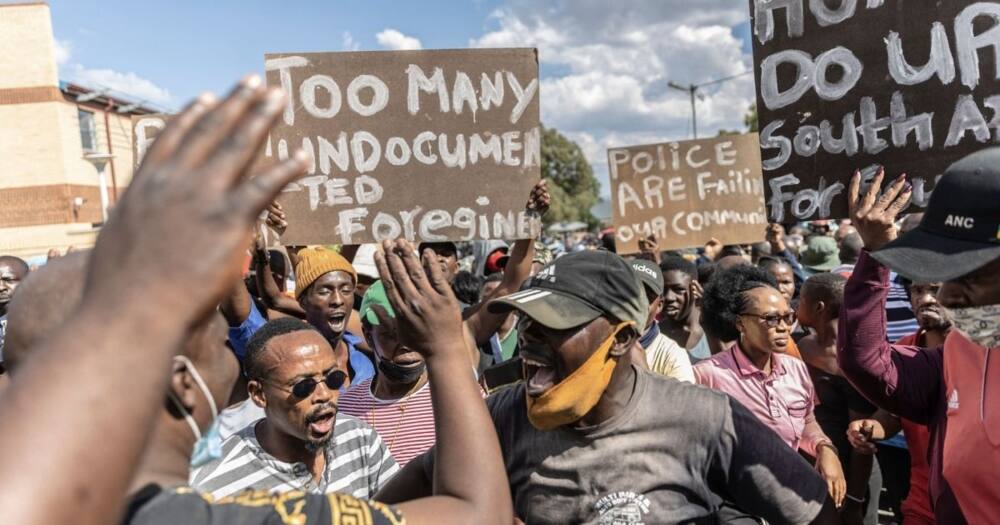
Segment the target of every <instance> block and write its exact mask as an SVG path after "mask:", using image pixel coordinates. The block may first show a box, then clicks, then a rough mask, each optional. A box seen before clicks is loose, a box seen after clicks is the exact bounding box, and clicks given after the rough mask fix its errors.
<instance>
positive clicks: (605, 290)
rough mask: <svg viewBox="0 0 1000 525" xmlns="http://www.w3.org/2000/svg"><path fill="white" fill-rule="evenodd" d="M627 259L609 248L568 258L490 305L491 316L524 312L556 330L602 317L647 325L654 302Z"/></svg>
mask: <svg viewBox="0 0 1000 525" xmlns="http://www.w3.org/2000/svg"><path fill="white" fill-rule="evenodd" d="M642 286H643V285H642V284H641V283H640V281H639V278H638V277H636V273H635V272H634V271H633V270H632V266H631V265H629V263H628V262H626V261H625V259H622V258H621V257H619V256H617V255H615V254H613V253H611V252H609V251H604V250H597V251H582V252H575V253H570V254H567V255H564V256H563V257H560V258H558V259H556V260H555V261H554V262H553V263H552V264H549V265H548V266H546V267H545V268H543V269H542V270H541V271H540V272H539V273H538V275H536V276H534V277H532V278H531V280H530V281H529V282H528V285H527V286H526V287H524V288H523V289H522V290H521V291H519V292H517V293H514V294H511V295H508V296H505V297H501V298H499V299H496V300H494V301H491V302H490V303H489V305H487V309H488V310H489V311H490V312H492V313H498V314H499V313H506V312H510V311H511V310H518V311H520V312H523V313H524V314H525V315H527V316H528V317H530V318H532V319H533V320H535V321H537V322H539V323H541V324H543V325H545V326H547V327H549V328H553V329H556V330H565V329H567V328H573V327H576V326H580V325H582V324H585V323H589V322H590V321H593V320H594V319H597V318H598V317H600V316H602V315H606V316H608V317H611V318H613V319H616V320H618V321H631V322H633V323H635V325H634V326H635V327H636V329H637V330H639V329H641V328H642V327H643V326H644V325H645V324H646V318H647V317H648V316H649V301H648V300H647V299H646V293H645V291H644V290H643V288H642Z"/></svg>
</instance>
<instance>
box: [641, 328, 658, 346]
mask: <svg viewBox="0 0 1000 525" xmlns="http://www.w3.org/2000/svg"><path fill="white" fill-rule="evenodd" d="M658 335H660V325H659V324H657V323H655V322H654V323H653V326H651V327H650V328H649V330H646V333H644V334H642V337H640V338H639V344H640V345H641V346H642V348H643V349H646V348H649V345H651V344H653V341H655V340H656V336H658Z"/></svg>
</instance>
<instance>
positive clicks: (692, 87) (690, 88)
mask: <svg viewBox="0 0 1000 525" xmlns="http://www.w3.org/2000/svg"><path fill="white" fill-rule="evenodd" d="M750 73H751V71H744V72H742V73H737V74H735V75H731V76H728V77H725V78H719V79H716V80H709V81H708V82H702V83H701V84H688V85H686V86H685V85H682V84H678V83H677V82H674V81H670V82H667V85H668V86H670V87H672V88H674V89H676V90H678V91H684V92H686V93H687V94H688V95H689V96H690V97H691V134H692V135H693V136H694V138H698V108H697V104H696V102H695V97H697V96H699V93H698V90H699V89H701V88H703V87H705V86H711V85H713V84H721V83H723V82H728V81H730V80H733V79H735V78H739V77H742V76H744V75H749V74H750Z"/></svg>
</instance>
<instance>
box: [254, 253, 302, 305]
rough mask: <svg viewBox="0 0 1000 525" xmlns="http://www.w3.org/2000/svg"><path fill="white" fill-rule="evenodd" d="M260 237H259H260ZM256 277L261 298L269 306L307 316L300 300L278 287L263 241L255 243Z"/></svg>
mask: <svg viewBox="0 0 1000 525" xmlns="http://www.w3.org/2000/svg"><path fill="white" fill-rule="evenodd" d="M258 239H259V238H258ZM253 264H254V274H255V275H254V278H255V279H256V280H257V291H258V292H259V293H260V298H261V300H263V301H264V304H266V305H267V307H268V308H270V309H272V310H275V311H278V312H281V313H283V314H285V315H287V316H291V317H297V318H299V319H305V318H306V312H305V310H303V309H302V305H300V304H299V302H298V301H296V300H295V299H292V298H291V297H289V296H287V295H285V294H283V293H282V292H281V289H280V288H278V283H276V282H275V281H274V274H272V273H271V258H270V255H269V254H268V252H267V248H266V247H264V245H263V244H262V243H261V242H257V243H255V245H254V258H253Z"/></svg>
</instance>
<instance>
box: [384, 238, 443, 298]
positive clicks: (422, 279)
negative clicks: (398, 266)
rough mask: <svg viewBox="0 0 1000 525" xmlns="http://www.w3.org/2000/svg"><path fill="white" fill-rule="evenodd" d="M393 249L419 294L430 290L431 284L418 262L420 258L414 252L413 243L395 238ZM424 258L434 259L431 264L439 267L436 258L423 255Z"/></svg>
mask: <svg viewBox="0 0 1000 525" xmlns="http://www.w3.org/2000/svg"><path fill="white" fill-rule="evenodd" d="M395 251H396V254H398V256H399V259H400V261H401V262H402V263H403V268H405V269H406V274H407V276H408V277H409V278H410V282H411V283H412V284H413V287H414V289H415V290H416V291H417V292H418V293H419V294H421V295H424V294H426V293H428V292H429V291H430V290H431V286H430V283H428V282H427V274H426V273H424V268H423V265H422V264H421V263H420V258H419V257H418V256H417V255H416V254H415V253H414V250H413V245H411V244H410V243H408V242H406V240H404V239H397V240H396V249H395ZM425 259H428V260H429V259H435V261H434V265H433V266H435V267H438V269H440V264H438V263H437V260H436V258H434V257H430V258H427V257H425Z"/></svg>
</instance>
